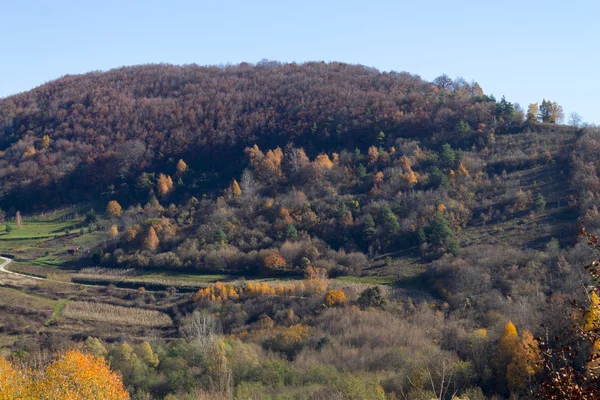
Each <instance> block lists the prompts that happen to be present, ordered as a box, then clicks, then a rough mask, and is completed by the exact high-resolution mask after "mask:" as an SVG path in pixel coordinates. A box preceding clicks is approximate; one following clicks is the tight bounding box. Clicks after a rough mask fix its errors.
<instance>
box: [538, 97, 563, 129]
mask: <svg viewBox="0 0 600 400" xmlns="http://www.w3.org/2000/svg"><path fill="white" fill-rule="evenodd" d="M539 118H540V120H541V121H542V122H545V123H549V124H556V123H560V122H562V121H563V119H564V112H563V109H562V107H561V106H560V105H559V104H558V103H557V102H552V101H550V100H546V99H544V100H543V101H542V105H541V106H540V110H539Z"/></svg>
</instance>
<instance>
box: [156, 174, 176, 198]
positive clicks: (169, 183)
mask: <svg viewBox="0 0 600 400" xmlns="http://www.w3.org/2000/svg"><path fill="white" fill-rule="evenodd" d="M156 186H157V190H158V194H159V195H161V196H162V197H166V196H167V195H168V194H169V193H171V190H172V189H173V179H171V177H170V176H168V175H165V174H159V175H158V179H157V182H156Z"/></svg>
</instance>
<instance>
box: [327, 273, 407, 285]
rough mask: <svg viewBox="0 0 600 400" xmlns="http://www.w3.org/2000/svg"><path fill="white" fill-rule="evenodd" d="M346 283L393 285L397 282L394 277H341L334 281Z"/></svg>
mask: <svg viewBox="0 0 600 400" xmlns="http://www.w3.org/2000/svg"><path fill="white" fill-rule="evenodd" d="M334 280H335V281H337V282H344V283H364V284H368V285H393V284H394V281H395V280H396V279H395V277H394V276H391V275H383V276H339V277H337V278H335V279H334Z"/></svg>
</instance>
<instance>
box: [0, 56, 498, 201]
mask: <svg viewBox="0 0 600 400" xmlns="http://www.w3.org/2000/svg"><path fill="white" fill-rule="evenodd" d="M498 116H499V115H497V112H496V103H495V101H494V100H493V99H491V98H490V97H487V96H484V95H483V92H482V90H481V88H480V87H479V86H478V85H477V84H468V83H466V82H456V83H455V82H452V81H446V82H440V85H439V86H435V85H432V84H430V83H429V82H425V81H423V80H422V79H420V78H419V77H418V76H413V75H410V74H408V73H381V72H379V71H377V70H373V69H368V68H365V67H362V66H352V65H346V64H335V63H334V64H324V63H308V64H302V65H296V64H285V65H282V64H278V63H270V62H265V63H262V64H259V65H256V66H253V65H248V64H242V65H237V66H230V67H223V68H217V67H197V66H187V67H175V66H167V65H149V66H140V67H130V68H122V69H117V70H112V71H110V72H107V73H90V74H87V75H82V76H66V77H64V78H61V79H59V80H57V81H53V82H50V83H48V84H46V85H43V86H41V87H38V88H36V89H34V90H32V91H30V92H26V93H23V94H19V95H16V96H12V97H10V98H7V99H3V100H1V101H0V121H1V122H0V133H1V139H0V146H1V149H2V150H3V152H4V153H3V156H2V161H1V165H0V173H1V177H2V179H3V180H4V181H5V182H6V184H5V185H3V188H2V193H1V195H2V197H3V198H4V199H5V200H4V201H5V202H8V203H9V204H15V202H19V204H20V205H21V207H23V206H27V207H49V206H52V205H55V204H60V203H64V202H70V201H75V200H81V199H86V198H87V199H89V198H91V197H93V196H96V195H98V194H100V193H105V192H106V191H107V190H108V189H107V188H108V186H110V185H113V186H114V188H115V190H117V191H118V192H119V194H120V195H122V196H131V195H133V192H134V191H135V181H136V179H137V178H138V176H139V174H140V173H141V172H154V171H161V172H170V173H172V172H174V169H175V164H174V163H175V162H176V161H177V160H178V159H180V158H183V159H184V160H186V162H187V163H188V165H189V166H190V167H191V168H193V169H194V170H195V171H196V172H197V175H195V176H194V178H195V182H196V185H195V187H197V192H198V193H199V192H201V191H204V190H206V189H207V188H210V187H212V185H211V184H212V183H213V182H214V181H215V180H216V181H218V182H221V183H222V182H224V181H226V180H227V179H229V178H232V177H233V176H234V173H236V172H241V170H242V168H243V150H244V148H245V147H247V146H253V145H255V144H256V145H258V146H259V147H260V148H264V149H274V148H275V147H277V146H280V147H281V148H282V149H283V148H284V147H285V146H286V145H287V144H289V143H292V144H294V145H295V146H298V147H303V148H304V149H305V151H306V152H307V154H308V155H309V156H312V157H314V156H316V155H318V154H319V153H322V152H329V153H331V152H333V151H336V152H340V151H341V150H343V149H346V150H349V151H354V149H355V148H359V149H361V150H362V151H364V152H366V150H367V149H368V147H369V146H371V145H373V144H377V145H381V146H384V147H389V146H391V145H393V144H394V141H395V140H396V139H397V138H399V137H414V138H418V139H419V140H428V141H433V142H440V140H441V141H453V142H454V143H456V142H457V141H461V140H469V141H470V142H474V141H479V142H481V141H482V140H484V141H485V140H487V139H488V137H489V135H490V133H491V132H492V126H491V124H490V123H491V121H492V118H494V119H495V118H496V117H498ZM461 121H462V123H461ZM467 124H468V125H469V128H467V126H466V125H467ZM481 124H483V125H481ZM471 128H472V129H471ZM380 132H384V133H385V135H387V136H386V137H385V138H380V137H379V134H380ZM434 134H437V136H438V140H435V139H434ZM45 136H48V139H49V140H48V139H44V137H45ZM440 143H441V142H440ZM40 193H41V194H42V195H43V198H44V201H41V199H40V197H39V196H38V194H40ZM193 194H196V193H193Z"/></svg>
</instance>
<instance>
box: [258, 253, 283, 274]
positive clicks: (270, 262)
mask: <svg viewBox="0 0 600 400" xmlns="http://www.w3.org/2000/svg"><path fill="white" fill-rule="evenodd" d="M285 266H286V262H285V258H283V257H282V256H281V254H279V253H278V252H276V251H272V252H269V253H268V254H267V255H266V256H265V257H264V258H263V267H264V269H265V271H266V272H268V273H272V272H275V271H278V270H280V269H282V268H284V267H285Z"/></svg>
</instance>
